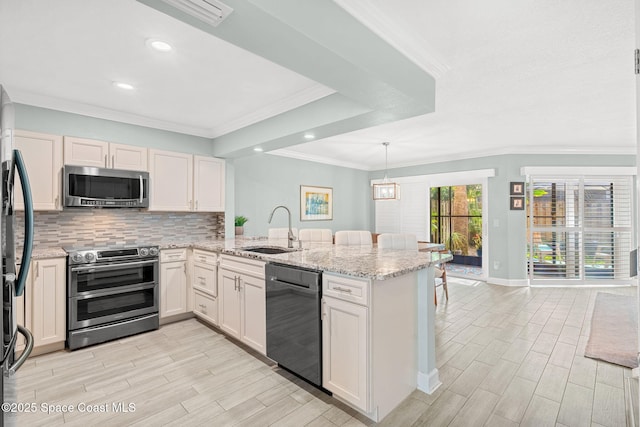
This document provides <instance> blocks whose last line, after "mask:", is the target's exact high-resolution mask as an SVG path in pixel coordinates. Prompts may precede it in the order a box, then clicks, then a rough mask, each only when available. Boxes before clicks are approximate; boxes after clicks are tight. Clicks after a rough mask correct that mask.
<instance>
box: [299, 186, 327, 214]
mask: <svg viewBox="0 0 640 427" xmlns="http://www.w3.org/2000/svg"><path fill="white" fill-rule="evenodd" d="M332 219H333V188H331V187H313V186H310V185H301V186H300V221H328V220H332Z"/></svg>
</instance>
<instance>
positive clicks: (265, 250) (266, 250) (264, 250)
mask: <svg viewBox="0 0 640 427" xmlns="http://www.w3.org/2000/svg"><path fill="white" fill-rule="evenodd" d="M240 250H242V251H247V252H258V253H261V254H284V253H286V252H293V251H295V249H289V248H276V247H273V246H259V247H254V248H241V249H240Z"/></svg>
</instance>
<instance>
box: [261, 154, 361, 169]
mask: <svg viewBox="0 0 640 427" xmlns="http://www.w3.org/2000/svg"><path fill="white" fill-rule="evenodd" d="M266 154H270V155H273V156H280V157H289V158H291V159H297V160H305V161H308V162H315V163H322V164H325V165H331V166H340V167H344V168H351V169H359V170H365V171H367V170H369V169H368V168H367V166H366V165H363V164H359V163H352V162H345V161H342V160H338V159H334V158H330V157H323V156H316V155H313V154H306V153H300V152H298V151H292V150H285V149H279V150H274V151H270V152H267V153H266Z"/></svg>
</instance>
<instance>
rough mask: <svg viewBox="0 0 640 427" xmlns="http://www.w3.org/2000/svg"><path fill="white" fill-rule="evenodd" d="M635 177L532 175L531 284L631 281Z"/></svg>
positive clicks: (530, 221) (529, 251)
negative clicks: (555, 176)
mask: <svg viewBox="0 0 640 427" xmlns="http://www.w3.org/2000/svg"><path fill="white" fill-rule="evenodd" d="M631 191H632V182H631V177H624V176H621V177H567V178H551V177H531V178H530V180H529V185H528V192H527V193H528V194H527V196H528V197H527V209H528V230H527V234H528V245H527V246H528V247H527V250H528V254H527V255H528V257H527V258H528V272H529V278H530V280H531V284H532V285H550V284H554V283H555V282H558V281H561V282H562V284H567V283H574V284H598V285H606V284H611V285H615V284H622V283H628V282H629V280H630V272H629V268H630V263H629V252H630V250H631V249H632V243H633V234H632V233H633V224H632V219H633V203H632V197H631V194H632V193H631Z"/></svg>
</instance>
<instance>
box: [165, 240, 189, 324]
mask: <svg viewBox="0 0 640 427" xmlns="http://www.w3.org/2000/svg"><path fill="white" fill-rule="evenodd" d="M188 294H189V287H188V280H187V250H186V249H163V250H162V251H160V318H161V319H162V318H165V317H170V316H175V315H177V314H183V313H187V312H188V310H189V301H188Z"/></svg>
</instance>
